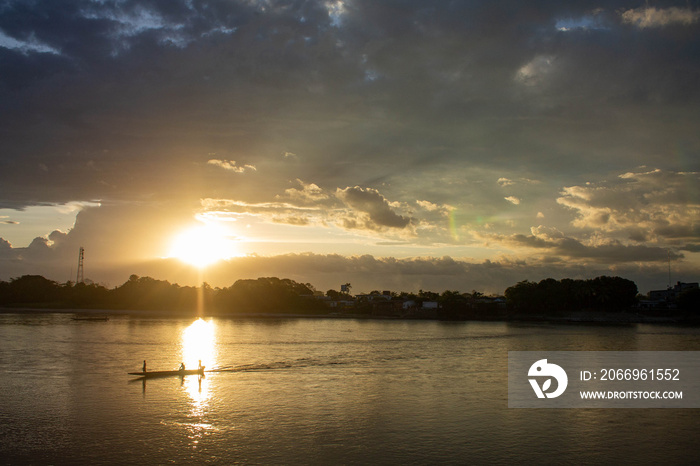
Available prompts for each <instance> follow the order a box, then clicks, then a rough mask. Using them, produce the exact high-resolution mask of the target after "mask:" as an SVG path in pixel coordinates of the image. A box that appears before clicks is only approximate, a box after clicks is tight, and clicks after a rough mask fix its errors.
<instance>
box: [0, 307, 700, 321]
mask: <svg viewBox="0 0 700 466" xmlns="http://www.w3.org/2000/svg"><path fill="white" fill-rule="evenodd" d="M0 313H1V314H41V313H44V314H74V315H76V316H95V317H108V316H110V315H113V316H134V317H144V318H190V317H202V318H206V317H219V318H228V319H235V318H244V319H349V320H405V321H411V320H413V321H417V320H424V321H441V322H527V323H529V322H532V323H538V322H539V323H551V324H569V325H633V324H660V325H683V326H698V325H700V318H690V317H688V316H687V315H672V314H669V315H667V316H663V315H644V314H640V313H636V312H620V313H609V312H595V311H589V312H568V313H560V314H558V315H545V314H539V315H537V314H515V315H509V316H506V317H502V318H461V319H455V318H449V319H441V318H438V317H415V316H389V315H386V316H382V315H372V314H359V313H326V314H310V313H308V314H305V313H292V312H228V313H227V312H223V313H221V312H217V313H202V314H198V313H196V312H183V311H173V312H170V311H154V310H139V309H65V308H39V307H28V308H18V307H11V308H10V307H8V308H0Z"/></svg>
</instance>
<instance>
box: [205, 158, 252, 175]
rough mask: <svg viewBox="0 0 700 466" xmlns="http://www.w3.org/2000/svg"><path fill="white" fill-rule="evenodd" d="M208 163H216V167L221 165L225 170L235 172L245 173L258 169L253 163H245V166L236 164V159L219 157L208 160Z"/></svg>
mask: <svg viewBox="0 0 700 466" xmlns="http://www.w3.org/2000/svg"><path fill="white" fill-rule="evenodd" d="M207 164H209V165H214V166H215V167H220V168H223V169H224V170H229V171H232V172H234V173H244V172H246V171H248V170H252V171H256V170H257V168H255V166H253V165H249V164H246V165H243V166H238V165H236V162H235V161H234V160H218V159H211V160H209V161H207Z"/></svg>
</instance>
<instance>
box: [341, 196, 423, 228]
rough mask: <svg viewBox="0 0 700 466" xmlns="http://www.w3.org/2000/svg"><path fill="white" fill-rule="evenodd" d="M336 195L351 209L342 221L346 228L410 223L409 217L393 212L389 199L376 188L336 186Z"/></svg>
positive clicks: (392, 225)
mask: <svg viewBox="0 0 700 466" xmlns="http://www.w3.org/2000/svg"><path fill="white" fill-rule="evenodd" d="M336 196H337V197H338V198H339V199H340V200H342V201H343V202H344V203H345V204H346V205H347V206H349V207H351V208H352V209H353V211H352V212H351V215H350V216H348V217H347V218H346V219H345V221H344V222H345V225H346V226H347V227H348V228H359V227H362V228H367V229H370V230H377V229H382V228H385V227H386V228H405V227H407V226H408V225H409V224H410V223H411V219H410V218H409V217H404V216H402V215H399V214H397V213H396V212H394V210H392V208H391V206H390V204H389V201H387V199H386V198H385V197H384V196H382V195H381V194H379V191H377V190H376V189H372V188H361V187H359V186H355V187H354V188H351V187H347V188H345V189H340V188H338V190H337V191H336Z"/></svg>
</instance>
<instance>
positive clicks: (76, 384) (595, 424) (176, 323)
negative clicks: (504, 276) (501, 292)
mask: <svg viewBox="0 0 700 466" xmlns="http://www.w3.org/2000/svg"><path fill="white" fill-rule="evenodd" d="M72 317H73V316H72V315H71V314H49V313H47V314H31V315H19V314H0V341H1V342H2V346H1V347H0V376H1V377H0V397H1V398H0V399H2V403H1V404H0V452H1V453H2V455H1V456H0V458H2V460H0V461H2V462H3V463H5V464H17V463H22V462H33V463H36V464H47V463H53V464H70V463H84V464H88V463H90V464H114V463H127V464H128V463H147V464H156V463H157V464H162V463H168V462H175V463H183V462H197V463H214V464H231V463H236V462H237V463H247V464H251V463H252V464H281V463H285V464H322V463H324V464H329V463H341V464H365V463H368V462H369V463H374V464H397V463H411V464H425V463H437V462H440V463H452V464H465V463H486V462H489V463H512V462H516V461H517V462H537V463H546V464H553V463H556V464H561V463H567V462H568V463H613V462H625V463H629V462H635V463H651V462H664V463H683V462H689V461H691V460H693V459H695V458H697V457H698V455H699V454H700V447H698V445H697V441H696V440H695V438H696V437H697V435H698V434H700V416H698V412H697V410H694V409H635V410H633V409H595V410H592V409H561V410H559V409H557V410H553V409H531V410H526V409H509V408H508V407H507V406H508V400H507V398H508V394H507V389H508V383H507V355H508V351H509V350H520V351H527V350H530V351H535V350H545V351H546V350H550V351H584V350H595V351H606V350H611V351H634V350H646V351H650V350H661V351H663V350H665V351H671V350H672V351H683V350H695V351H697V350H700V338H698V337H699V336H700V329H696V328H677V327H667V326H649V325H633V326H612V327H598V326H572V325H560V326H553V325H544V324H542V325H517V324H507V323H502V322H489V323H483V322H460V323H441V322H430V321H357V320H329V319H279V320H276V319H257V320H256V319H205V320H204V321H194V320H193V319H165V318H163V319H159V318H143V317H129V316H112V317H111V318H110V320H109V321H94V322H92V321H78V320H73V319H72ZM144 359H146V360H147V361H148V367H149V368H150V369H152V370H158V369H173V368H176V367H177V366H178V365H179V363H180V361H183V362H185V364H186V365H187V367H196V366H197V363H198V360H200V359H201V360H202V363H203V364H205V365H206V366H207V368H208V369H214V370H217V371H216V372H211V373H207V374H206V376H205V377H204V378H203V379H198V378H197V377H193V376H190V377H185V378H183V379H181V378H178V377H172V378H165V379H157V380H148V381H146V382H145V383H144V382H142V381H140V380H134V378H133V377H131V376H128V375H127V372H129V371H138V370H140V368H141V364H142V361H143V360H144Z"/></svg>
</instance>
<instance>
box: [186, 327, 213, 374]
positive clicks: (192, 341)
mask: <svg viewBox="0 0 700 466" xmlns="http://www.w3.org/2000/svg"><path fill="white" fill-rule="evenodd" d="M215 345H216V336H215V326H214V322H212V321H206V320H203V319H197V320H195V321H194V322H193V323H192V324H191V325H190V326H189V327H187V328H186V329H185V330H183V331H182V361H183V362H184V363H185V367H186V368H188V369H196V368H197V366H198V364H199V361H200V360H201V361H202V365H204V366H207V367H209V368H211V365H212V364H214V363H215V362H216V361H215V358H216V355H215Z"/></svg>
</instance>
